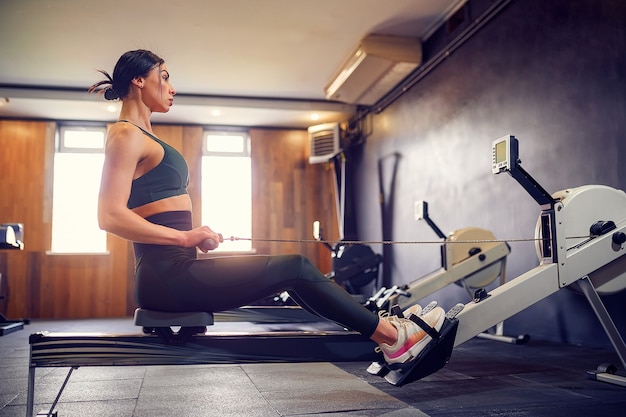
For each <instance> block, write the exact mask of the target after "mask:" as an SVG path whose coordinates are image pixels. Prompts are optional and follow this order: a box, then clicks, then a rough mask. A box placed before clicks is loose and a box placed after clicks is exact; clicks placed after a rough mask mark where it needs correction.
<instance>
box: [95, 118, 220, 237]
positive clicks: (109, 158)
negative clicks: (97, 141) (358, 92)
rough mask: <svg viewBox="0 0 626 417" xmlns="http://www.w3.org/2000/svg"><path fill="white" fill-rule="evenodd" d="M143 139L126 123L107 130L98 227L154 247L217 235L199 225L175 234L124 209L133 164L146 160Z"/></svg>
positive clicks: (132, 173)
mask: <svg viewBox="0 0 626 417" xmlns="http://www.w3.org/2000/svg"><path fill="white" fill-rule="evenodd" d="M147 154H148V147H147V145H146V140H145V136H144V135H143V134H142V133H141V132H140V131H139V130H138V129H135V128H134V127H131V126H128V125H126V124H121V125H114V126H112V127H111V129H110V131H109V134H108V137H107V144H106V148H105V158H104V167H103V170H102V180H101V184H100V194H99V196H98V224H99V225H100V228H101V229H103V230H106V231H107V232H110V233H113V234H115V235H118V236H120V237H122V238H124V239H127V240H130V241H133V242H139V243H151V244H157V245H177V246H185V247H192V246H196V245H198V244H201V242H203V241H204V240H205V239H208V238H210V239H216V237H217V234H216V233H214V232H213V231H212V230H211V229H210V228H208V227H206V226H203V227H199V228H196V229H193V230H190V231H179V230H176V229H172V228H169V227H165V226H160V225H156V224H153V223H150V222H148V221H147V220H145V219H144V218H142V217H141V216H139V215H138V214H136V213H135V212H133V211H132V210H130V209H129V208H127V207H126V203H127V201H128V197H129V196H130V189H131V184H132V181H133V177H134V175H135V171H136V169H137V165H138V164H139V163H140V161H142V160H143V159H144V158H146V156H147Z"/></svg>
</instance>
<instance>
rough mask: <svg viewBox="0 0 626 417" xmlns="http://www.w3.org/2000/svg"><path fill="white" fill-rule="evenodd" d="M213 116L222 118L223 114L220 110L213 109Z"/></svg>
mask: <svg viewBox="0 0 626 417" xmlns="http://www.w3.org/2000/svg"><path fill="white" fill-rule="evenodd" d="M211 115H212V116H215V117H217V116H221V115H222V112H221V111H220V110H218V109H213V110H211Z"/></svg>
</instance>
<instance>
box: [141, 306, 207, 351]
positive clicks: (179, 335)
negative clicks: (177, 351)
mask: <svg viewBox="0 0 626 417" xmlns="http://www.w3.org/2000/svg"><path fill="white" fill-rule="evenodd" d="M212 324H213V313H208V312H205V311H191V312H169V311H156V310H147V309H145V308H138V309H136V310H135V325H136V326H141V327H142V328H143V332H144V333H145V334H156V335H158V336H159V337H161V339H163V341H164V342H166V343H167V344H179V345H180V344H185V343H186V342H187V341H188V340H189V338H190V337H191V336H193V335H196V334H203V333H205V332H206V326H211V325H212ZM173 327H180V329H179V330H178V331H175V330H174V329H173Z"/></svg>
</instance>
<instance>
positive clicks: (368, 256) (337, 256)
mask: <svg viewBox="0 0 626 417" xmlns="http://www.w3.org/2000/svg"><path fill="white" fill-rule="evenodd" d="M332 257H333V273H332V278H333V279H334V280H335V281H336V282H338V283H339V284H342V285H344V286H345V287H346V289H347V290H348V291H349V292H351V293H356V292H357V291H358V289H359V288H362V287H364V286H366V285H368V284H369V283H371V282H372V281H375V280H377V279H378V271H379V266H380V263H381V262H382V259H383V258H382V256H381V255H378V254H375V253H374V251H373V250H372V248H370V247H369V246H367V245H363V244H349V245H342V244H339V246H338V247H337V248H336V249H335V250H334V251H333V253H332Z"/></svg>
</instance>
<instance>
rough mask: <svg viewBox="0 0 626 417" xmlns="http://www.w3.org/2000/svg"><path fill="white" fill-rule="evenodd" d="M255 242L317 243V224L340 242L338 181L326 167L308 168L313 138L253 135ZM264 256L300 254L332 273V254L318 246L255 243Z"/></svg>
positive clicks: (288, 134) (285, 134) (285, 133)
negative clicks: (257, 239)
mask: <svg viewBox="0 0 626 417" xmlns="http://www.w3.org/2000/svg"><path fill="white" fill-rule="evenodd" d="M250 139H251V152H252V207H253V209H252V237H253V238H259V239H276V240H311V239H313V235H312V233H313V221H315V220H319V221H321V222H322V224H323V225H324V226H325V227H324V229H325V231H326V232H327V233H326V238H328V239H336V238H337V236H338V232H337V226H336V225H337V220H336V213H335V208H334V201H335V200H334V194H333V175H332V171H331V170H330V169H329V167H328V166H327V165H326V164H315V165H311V164H309V163H308V157H309V154H308V135H307V132H306V131H299V130H269V129H267V130H266V129H252V130H251V131H250ZM254 248H255V249H256V250H257V252H258V253H263V254H273V255H275V254H284V253H301V254H304V255H306V256H307V257H308V258H309V259H310V260H311V261H312V262H313V263H314V264H315V265H317V267H318V268H320V269H321V270H322V272H328V271H330V268H331V266H330V264H331V262H330V259H331V258H330V252H329V251H328V250H327V249H326V248H325V247H323V245H321V244H319V243H299V242H255V244H254Z"/></svg>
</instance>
